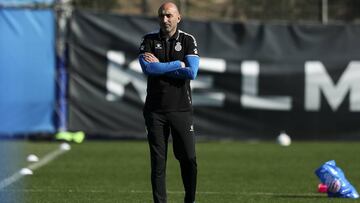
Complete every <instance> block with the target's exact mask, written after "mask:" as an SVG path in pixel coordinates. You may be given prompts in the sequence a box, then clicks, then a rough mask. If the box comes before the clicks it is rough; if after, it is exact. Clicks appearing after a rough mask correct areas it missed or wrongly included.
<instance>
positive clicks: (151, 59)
mask: <svg viewBox="0 0 360 203" xmlns="http://www.w3.org/2000/svg"><path fill="white" fill-rule="evenodd" d="M143 56H144V59H145V61H146V62H149V63H153V62H159V59H158V58H156V56H154V54H152V53H150V52H145V53H144V54H143Z"/></svg>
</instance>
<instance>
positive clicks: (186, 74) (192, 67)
mask: <svg viewBox="0 0 360 203" xmlns="http://www.w3.org/2000/svg"><path fill="white" fill-rule="evenodd" d="M199 63H200V57H199V56H197V55H187V56H185V64H186V67H185V68H181V69H178V70H175V71H172V72H169V73H167V75H168V76H170V77H174V78H179V79H190V80H194V79H195V78H196V76H197V73H198V70H199Z"/></svg>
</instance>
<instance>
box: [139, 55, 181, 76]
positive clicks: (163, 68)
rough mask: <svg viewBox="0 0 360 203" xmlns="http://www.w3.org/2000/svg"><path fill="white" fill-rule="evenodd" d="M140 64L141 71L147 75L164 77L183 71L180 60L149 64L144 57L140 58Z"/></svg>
mask: <svg viewBox="0 0 360 203" xmlns="http://www.w3.org/2000/svg"><path fill="white" fill-rule="evenodd" d="M139 62H140V66H141V69H142V71H143V73H144V74H145V75H162V74H165V73H168V72H172V71H175V70H178V69H181V62H180V61H179V60H176V61H171V62H165V63H162V62H147V61H145V59H144V56H143V55H142V54H141V55H140V56H139Z"/></svg>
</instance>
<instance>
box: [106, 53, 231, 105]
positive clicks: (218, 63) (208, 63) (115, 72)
mask: <svg viewBox="0 0 360 203" xmlns="http://www.w3.org/2000/svg"><path fill="white" fill-rule="evenodd" d="M107 59H108V67H107V81H106V88H107V91H108V93H107V95H106V99H107V100H108V101H116V100H119V99H121V98H122V97H123V96H124V94H125V86H126V85H128V84H130V83H131V84H132V85H133V86H134V87H135V89H136V91H137V93H138V94H139V96H140V98H141V100H142V101H143V102H145V98H146V77H145V76H144V74H143V73H142V70H141V66H140V64H139V62H138V60H137V59H135V60H133V61H131V62H130V64H129V67H128V68H126V67H124V65H125V62H126V58H125V53H124V52H121V51H113V50H110V51H108V53H107ZM200 61H202V62H200V68H201V69H204V70H209V71H213V72H214V71H215V70H216V71H215V72H225V67H226V63H225V60H222V59H212V58H201V60H200ZM216 67H219V68H218V69H216ZM212 88H213V76H210V75H208V76H198V77H197V79H196V80H194V81H192V89H203V90H204V91H206V92H195V93H193V95H192V99H193V105H194V106H219V107H221V106H223V104H224V101H225V94H224V93H222V92H209V90H211V89H212Z"/></svg>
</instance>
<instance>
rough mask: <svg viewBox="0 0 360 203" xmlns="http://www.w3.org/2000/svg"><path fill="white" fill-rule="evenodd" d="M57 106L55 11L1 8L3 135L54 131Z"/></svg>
mask: <svg viewBox="0 0 360 203" xmlns="http://www.w3.org/2000/svg"><path fill="white" fill-rule="evenodd" d="M0 2H7V1H4V0H0ZM9 2H13V1H9ZM18 2H35V1H18ZM36 2H40V1H36ZM46 2H49V1H46ZM54 107H55V17H54V13H53V11H52V10H50V9H41V10H28V9H21V10H20V9H10V8H9V9H6V8H3V9H0V135H1V134H19V133H34V132H53V131H54V130H55V128H54V123H53V114H54Z"/></svg>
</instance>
